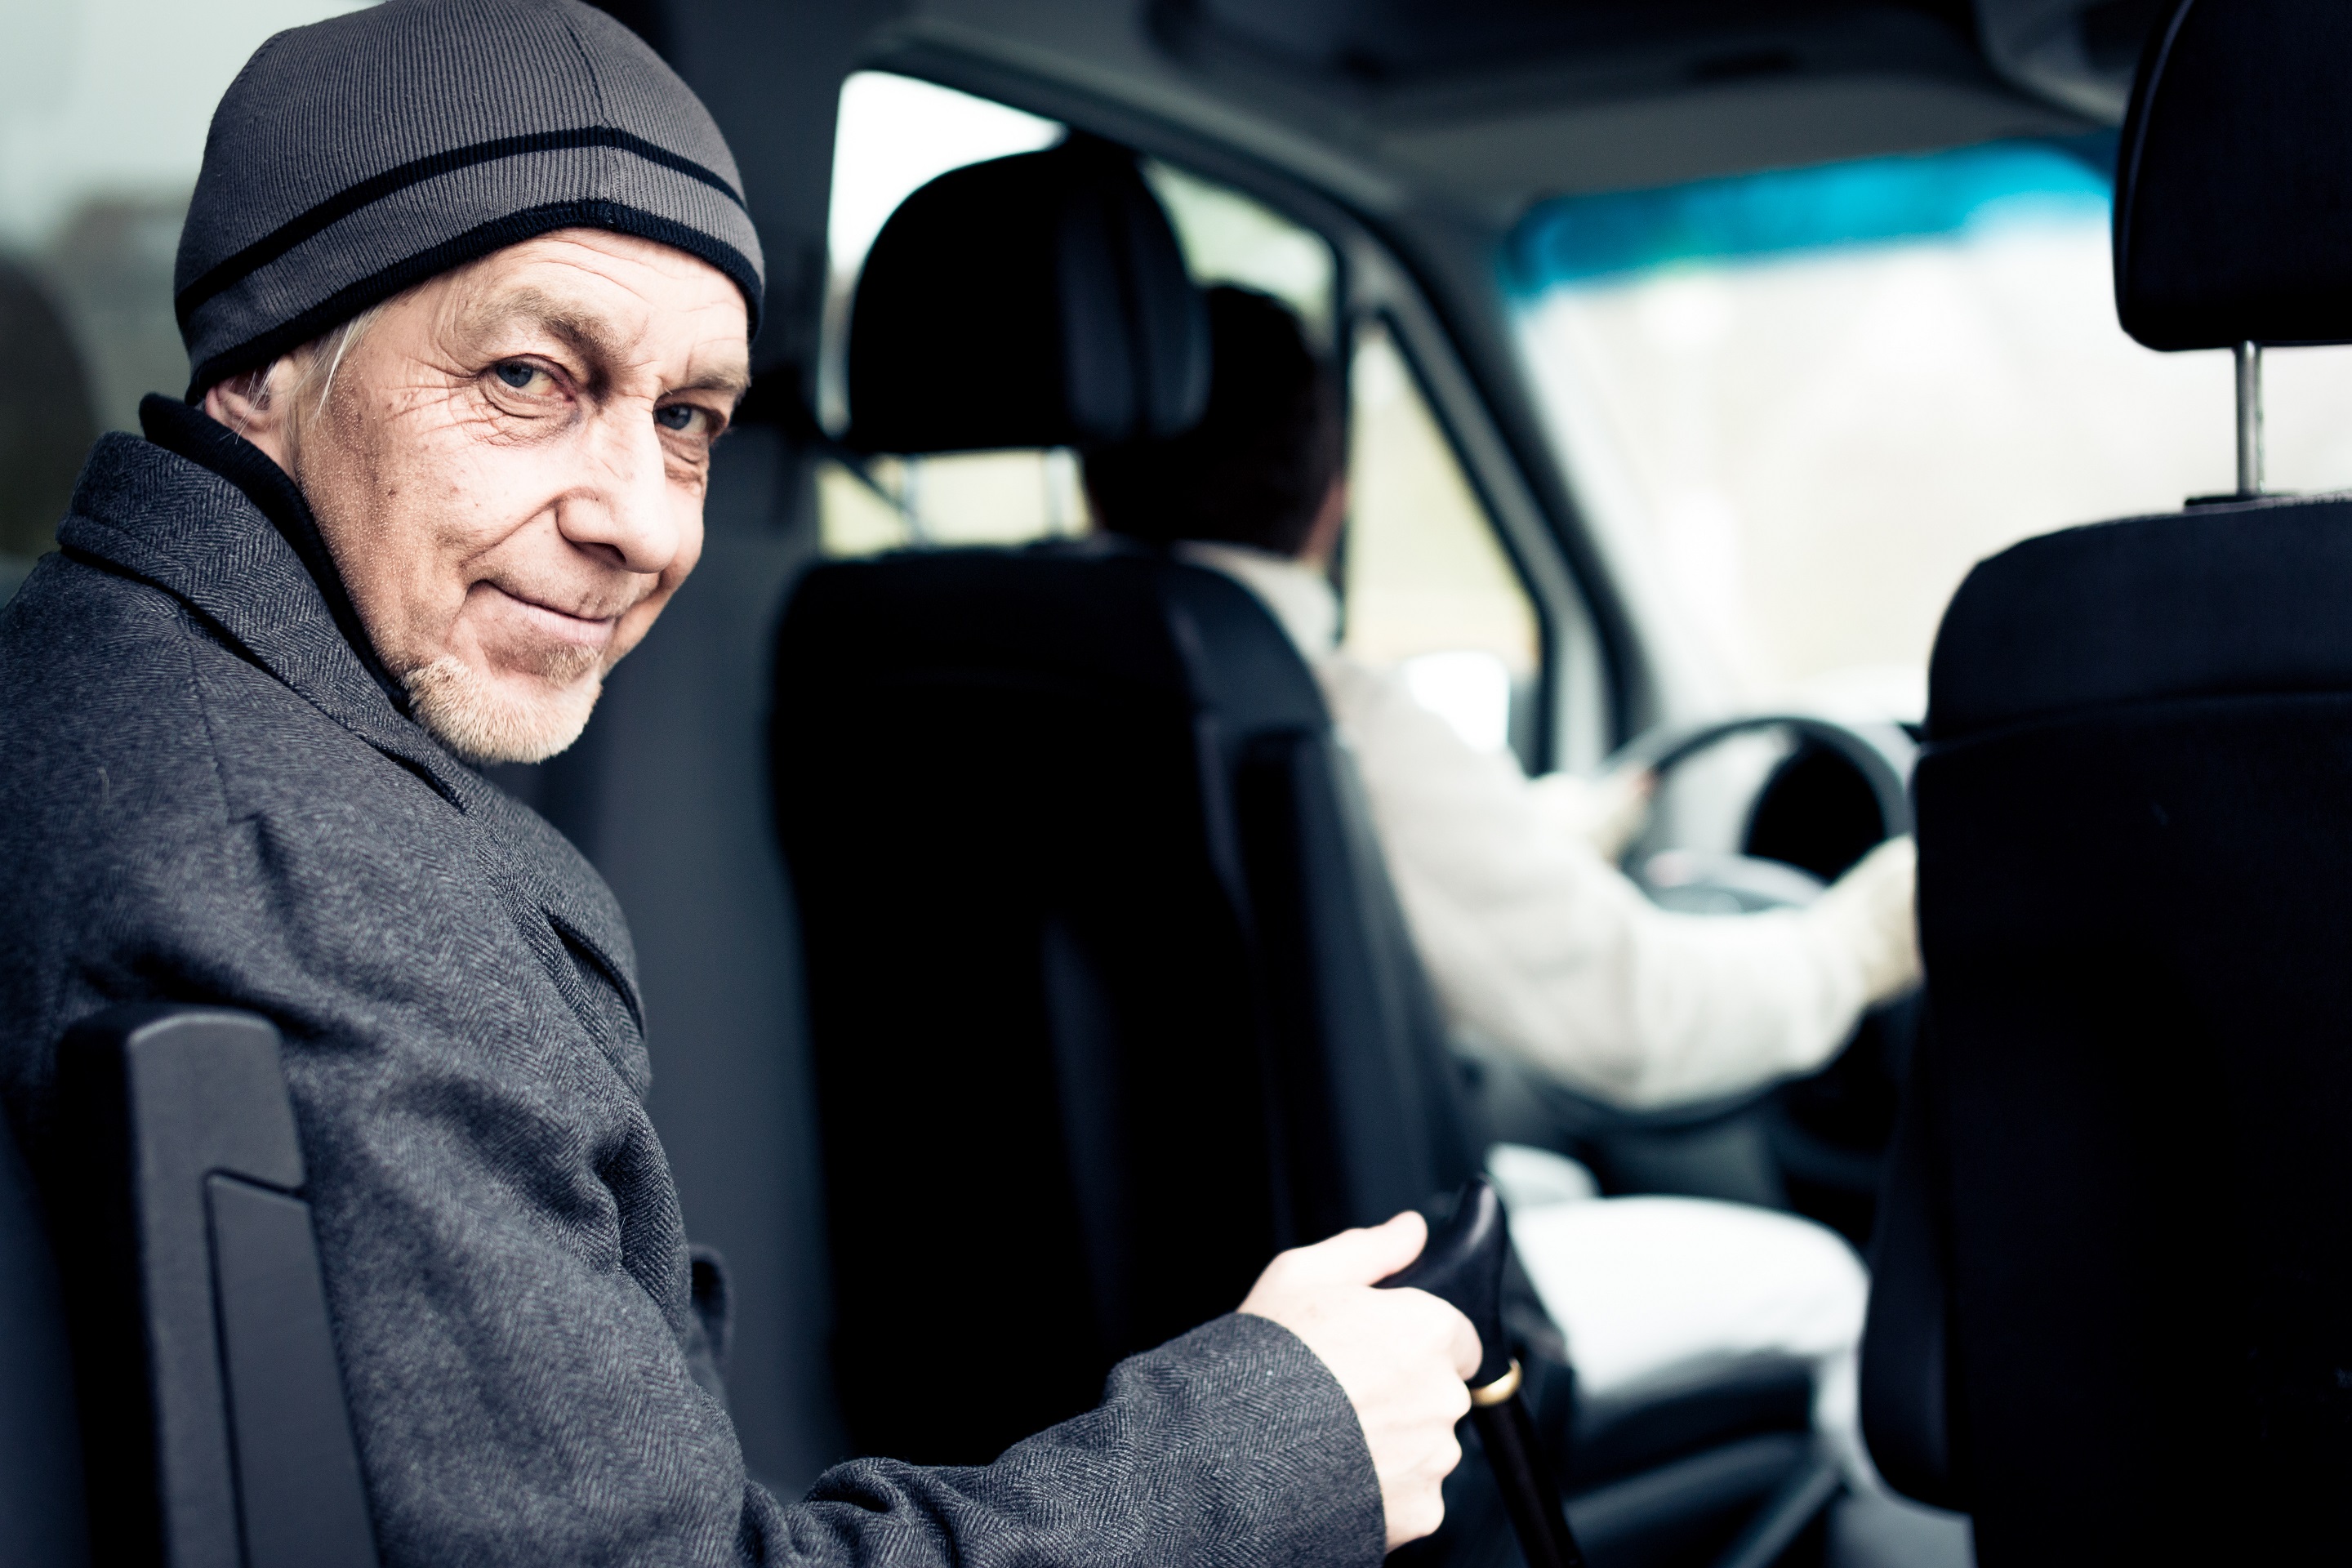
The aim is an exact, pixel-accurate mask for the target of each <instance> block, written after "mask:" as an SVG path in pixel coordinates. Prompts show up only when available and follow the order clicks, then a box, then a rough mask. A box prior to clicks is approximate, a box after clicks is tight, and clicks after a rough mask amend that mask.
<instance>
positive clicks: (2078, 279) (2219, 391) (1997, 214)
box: [1505, 137, 2352, 717]
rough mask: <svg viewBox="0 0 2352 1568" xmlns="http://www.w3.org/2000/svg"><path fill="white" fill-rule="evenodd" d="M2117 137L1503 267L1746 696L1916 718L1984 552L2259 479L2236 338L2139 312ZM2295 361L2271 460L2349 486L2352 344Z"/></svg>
mask: <svg viewBox="0 0 2352 1568" xmlns="http://www.w3.org/2000/svg"><path fill="white" fill-rule="evenodd" d="M2113 158H2114V140H2113V138H2112V137H2099V138H2089V139H2085V140H2084V141H2081V142H2010V143H1995V144H1992V145H1989V146H1982V147H1974V148H1967V149H1961V150H1958V151H1956V152H1948V153H1936V154H1929V155H1925V156H1917V157H1905V158H1889V159H1877V160H1872V161H1869V162H1865V163H1849V164H1842V165H1832V166H1828V167H1822V168H1814V169H1801V170H1793V171H1782V172H1778V173H1772V174H1758V175H1753V176H1748V177H1745V178H1739V179H1729V180H1720V181H1712V182H1707V183H1705V184H1694V185H1687V186H1681V187H1676V188H1674V189H1669V190H1663V191H1646V192H1632V193H1621V194H1614V195H1598V196H1588V197H1577V198H1568V199H1563V200H1560V201H1556V202H1552V203H1549V204H1547V205H1543V206H1539V207H1538V208H1537V209H1535V210H1534V211H1533V212H1532V213H1530V214H1529V215H1528V217H1527V218H1526V219H1525V220H1524V221H1523V222H1522V223H1521V225H1520V226H1519V227H1518V229H1517V232H1516V234H1515V235H1514V237H1513V239H1512V242H1511V244H1510V246H1509V247H1508V249H1507V258H1508V259H1507V268H1506V279H1505V280H1506V285H1507V288H1508V289H1509V290H1510V291H1511V294H1512V296H1513V301H1514V307H1515V311H1516V320H1517V331H1518V335H1519V341H1520V343H1521V346H1522V349H1523V351H1524V353H1525V355H1526V357H1527V360H1528V363H1529V365H1530V367H1531V369H1532V372H1533V375H1534V380H1535V382H1536V384H1537V385H1538V388H1539V391H1540V395H1541V396H1542V398H1543V399H1544V401H1545V403H1546V405H1547V408H1548V411H1549V421H1550V425H1551V428H1552V430H1553V432H1554V433H1555V435H1556V437H1558V439H1559V442H1560V443H1561V445H1562V447H1563V448H1564V451H1565V456H1566V458H1567V466H1568V468H1569V470H1570V473H1571V474H1573V475H1574V476H1575V478H1576V479H1577V481H1578V483H1579V486H1580V489H1581V490H1582V491H1583V494H1584V500H1585V504H1586V507H1587V510H1588V511H1589V512H1590V513H1591V515H1592V516H1593V517H1594V518H1595V521H1597V522H1598V523H1599V524H1600V525H1601V529H1602V531H1603V534H1604V538H1605V540H1606V542H1607V543H1608V545H1609V547H1610V548H1611V549H1612V552H1615V553H1616V554H1617V555H1618V556H1619V558H1620V559H1621V561H1622V562H1624V563H1626V564H1628V565H1629V566H1630V567H1631V568H1633V570H1632V571H1631V573H1629V575H1633V576H1637V577H1643V578H1645V579H1647V580H1652V581H1655V582H1658V583H1661V584H1664V589H1665V592H1664V595H1662V597H1661V601H1660V602H1661V603H1662V604H1663V605H1666V606H1667V607H1668V608H1669V609H1670V610H1671V611H1672V613H1673V614H1674V615H1675V616H1677V617H1678V624H1677V625H1676V626H1675V627H1674V628H1673V629H1674V631H1675V632H1676V633H1677V634H1684V635H1686V636H1687V637H1689V638H1690V639H1692V640H1693V641H1695V642H1696V644H1698V645H1699V646H1701V647H1704V649H1705V650H1706V653H1707V655H1708V657H1709V658H1711V659H1712V661H1713V663H1714V664H1715V665H1717V666H1718V667H1719V668H1720V670H1721V671H1722V672H1723V673H1724V674H1726V675H1727V677H1728V678H1729V679H1728V682H1727V684H1728V685H1729V687H1730V688H1731V689H1732V690H1733V691H1734V692H1736V693H1738V694H1739V695H1741V696H1743V697H1744V698H1745V699H1747V700H1758V701H1768V700H1775V699H1778V698H1782V697H1788V696H1795V697H1798V698H1804V697H1807V696H1811V697H1813V698H1815V699H1817V700H1822V701H1829V702H1833V703H1834V702H1838V701H1848V702H1852V703H1854V704H1856V705H1867V706H1874V707H1877V708H1878V709H1879V710H1881V711H1888V712H1891V713H1892V714H1893V715H1894V716H1903V717H1916V712H1917V709H1918V707H1919V705H1920V703H1921V701H1922V700H1923V694H1924V690H1925V678H1924V668H1925V663H1926V659H1927V651H1928V646H1929V643H1930V641H1931V640H1932V638H1933V637H1934V635H1935V629H1936V625H1937V619H1938V617H1939V616H1940V615H1941V614H1942V611H1943V608H1944V605H1946V604H1947V603H1948V601H1949V599H1950V597H1951V595H1952V592H1953V590H1954V589H1955V588H1956V587H1957V586H1958V584H1959V581H1960V578H1961V577H1962V576H1963V575H1964V574H1966V572H1967V571H1968V569H1969V565H1970V564H1971V563H1974V562H1975V561H1977V560H1979V559H1980V558H1981V557H1983V556H1985V555H1987V554H1990V553H1991V552H1995V551H1997V550H2000V549H2001V548H2002V547H2004V546H2005V545H2007V544H2009V543H2011V542H2014V541H2016V540H2019V539H2021V538H2024V537H2026V536H2029V535H2032V534H2036V533H2041V532H2045V531H2049V530H2051V529H2053V528H2058V527H2062V526H2064V525H2066V524H2070V523H2077V522H2088V521H2098V520H2102V519H2105V518H2111V517H2121V516H2128V515H2132V514H2135V513H2139V512H2148V511H2161V510H2170V509H2173V508H2177V507H2179V505H2180V504H2181V502H2182V500H2184V499H2185V498H2186V497H2189V496H2191V495H2197V494H2210V493H2214V492H2219V491H2223V490H2227V489H2231V487H2232V485H2233V484H2234V482H2235V466H2234V464H2235V455H2234V454H2235V449H2234V446H2233V440H2232V432H2233V429H2234V426H2233V423H2232V403H2231V385H2232V382H2231V365H2230V361H2229V357H2228V356H2227V355H2226V354H2159V353H2150V352H2149V351H2147V350H2145V349H2142V348H2140V347H2139V346H2138V345H2137V344H2136V343H2134V342H2131V340H2130V339H2128V338H2126V336H2125V335H2124V333H2123V331H2122V329H2121V328H2120V327H2119V326H2118V325H2117V323H2116V313H2115V304H2114V294H2113V287H2114V286H2113V279H2112V273H2111V270H2110V260H2109V252H2108V245H2109V237H2108V222H2109V199H2110V188H2111V170H2112V167H2113ZM2268 361H2269V369H2270V382H2269V398H2268V404H2269V449H2270V470H2271V478H2272V480H2273V483H2274V484H2276V485H2278V486H2280V487H2282V488H2287V489H2333V488H2336V487H2340V486H2344V485H2347V484H2352V419H2347V417H2346V415H2347V412H2352V352H2347V351H2345V350H2291V351H2285V352H2281V353H2273V354H2271V355H2270V356H2268ZM1904 710H1908V711H1907V712H1906V711H1904Z"/></svg>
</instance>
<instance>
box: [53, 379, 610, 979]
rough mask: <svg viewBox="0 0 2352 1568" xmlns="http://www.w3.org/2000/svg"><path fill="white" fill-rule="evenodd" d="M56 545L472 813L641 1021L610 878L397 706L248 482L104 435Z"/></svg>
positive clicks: (529, 893) (527, 891)
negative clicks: (169, 611)
mask: <svg viewBox="0 0 2352 1568" xmlns="http://www.w3.org/2000/svg"><path fill="white" fill-rule="evenodd" d="M192 416H193V417H195V418H200V419H201V418H203V417H204V416H202V415H192ZM208 423H209V422H208ZM221 435H222V436H224V437H227V436H228V433H227V432H226V431H222V432H221ZM228 438H229V439H231V440H234V439H235V437H228ZM239 445H243V443H239ZM248 449H249V448H248ZM256 456H257V457H258V456H259V454H256ZM260 460H261V461H263V462H265V463H266V462H268V458H261V459H260ZM58 543H59V544H60V545H62V546H63V547H64V548H65V550H66V551H67V552H68V553H69V554H73V555H77V556H79V557H82V558H83V559H85V560H87V561H89V562H90V563H93V564H96V565H99V566H101V567H103V568H105V569H107V570H110V571H115V572H120V573H122V574H127V575H129V576H132V577H136V578H138V579H140V580H141V581H142V582H146V583H149V584H152V585H154V586H155V587H157V588H160V589H162V590H163V592H165V593H167V594H170V595H172V596H173V597H174V598H176V599H178V600H180V601H181V602H182V603H184V604H185V605H188V606H189V607H190V608H191V609H193V610H194V611H195V612H196V613H197V614H198V615H199V616H203V617H204V619H205V621H206V622H208V623H210V624H211V626H213V627H214V628H215V630H216V632H217V633H218V635H219V636H220V637H221V638H222V639H223V640H224V641H225V642H226V643H228V644H229V645H230V646H231V647H235V648H236V649H237V650H238V651H239V652H240V653H241V654H243V655H244V657H245V658H247V659H249V660H251V661H252V662H253V663H254V664H256V665H257V666H259V667H260V668H262V669H264V670H267V671H268V673H269V674H270V675H272V676H274V677H275V678H277V679H278V680H279V681H281V682H282V683H284V684H285V685H286V686H287V687H288V688H289V689H292V690H293V691H294V692H295V693H296V694H298V695H299V696H300V697H302V698H303V699H304V700H307V701H309V702H310V704H311V705H312V706H313V707H315V708H317V709H318V710H320V712H322V713H324V714H325V715H327V717H329V718H330V719H332V720H333V721H335V722H337V723H338V724H341V725H342V726H343V727H344V728H345V729H347V730H349V731H351V732H352V734H354V735H356V736H358V737H359V738H360V739H361V740H362V741H364V742H366V743H367V744H368V745H370V746H372V747H373V748H374V749H375V750H376V751H378V752H382V753H383V754H384V755H385V756H387V757H390V758H391V759H393V761H394V762H395V763H399V764H400V765H401V766H403V767H404V768H406V769H407V770H408V771H409V772H411V773H415V774H416V775H417V776H418V777H419V778H421V779H423V780H424V781H425V783H426V784H428V785H430V786H431V787H432V789H433V790H434V791H435V793H436V794H437V795H440V796H441V797H442V798H443V799H444V800H446V801H447V802H448V803H449V805H451V806H452V807H454V808H455V809H456V810H457V812H458V813H459V814H460V815H461V816H464V817H465V818H466V819H467V822H468V825H469V826H470V827H471V828H472V829H473V830H474V835H475V837H476V838H477V841H478V847H479V848H480V849H481V851H482V852H483V854H484V856H485V858H486V862H487V863H486V869H488V870H489V871H490V872H491V873H492V875H494V876H495V877H497V878H498V879H499V881H501V882H503V883H504V884H506V886H507V888H508V889H509V895H510V898H511V900H512V901H515V902H519V903H520V904H522V905H524V906H526V907H527V908H530V909H531V910H535V911H536V912H537V913H538V914H539V915H540V916H541V918H542V919H543V920H545V921H547V923H548V925H549V926H550V928H551V932H552V933H553V934H554V935H555V936H556V937H557V939H558V940H557V942H556V944H555V946H554V947H553V948H552V949H551V952H553V954H554V957H553V958H552V959H551V963H560V962H565V961H566V960H565V959H564V956H563V953H562V942H565V941H568V942H573V943H576V944H578V945H579V946H581V947H583V948H584V949H586V950H587V951H588V952H590V953H591V954H592V955H593V958H594V959H595V960H596V962H597V964H598V966H599V967H600V968H602V969H603V970H604V972H605V973H607V974H608V975H609V977H610V978H611V979H612V980H613V982H614V984H615V985H616V986H617V987H618V989H619V990H620V992H621V994H622V997H623V999H624V1001H625V1003H626V1004H627V1006H628V1010H629V1012H630V1014H631V1015H632V1016H633V1017H635V1018H637V1019H639V1020H642V1018H643V1016H644V1008H643V1003H642V1000H641V998H640V996H639V994H638V991H637V982H636V965H635V953H634V952H633V951H632V948H631V944H630V942H629V937H628V930H627V927H626V925H625V922H624V921H623V920H622V917H621V913H620V910H619V908H618V906H617V905H616V904H615V903H614V900H613V896H612V893H611V892H610V890H609V889H606V888H605V886H604V880H603V879H602V878H600V877H598V876H597V875H596V873H595V871H594V870H593V868H591V867H590V866H589V865H588V864H587V862H586V861H585V860H583V858H581V857H580V854H579V852H578V851H577V850H576V849H574V848H572V846H571V845H570V844H569V843H568V842H566V841H565V840H564V839H563V838H562V836H561V835H559V834H557V833H556V832H555V831H554V829H552V828H551V827H549V826H547V825H546V824H545V823H544V822H542V821H541V820H540V819H539V818H538V817H537V816H534V815H532V814H531V813H530V812H528V811H526V810H524V808H522V807H521V806H520V805H516V804H515V803H514V802H512V801H511V800H509V798H508V797H507V796H506V795H505V794H504V793H503V792H502V791H500V790H499V788H498V787H497V786H496V785H495V784H490V783H489V782H488V780H486V779H484V778H483V777H482V776H481V774H480V773H477V772H476V771H475V770H474V769H473V768H471V767H469V766H467V764H466V763H462V762H460V761H458V760H457V758H456V757H454V756H452V755H451V754H450V753H449V752H447V751H446V750H445V749H443V747H442V746H441V744H440V742H437V741H436V740H434V738H433V737H432V736H431V735H429V734H427V733H426V732H425V731H424V730H423V729H422V728H421V727H419V726H418V724H417V723H416V721H415V720H413V719H411V718H409V717H408V715H407V714H406V713H405V712H404V711H402V710H401V709H400V708H398V707H396V706H395V705H394V700H393V697H392V695H391V693H390V691H388V690H387V689H386V687H387V684H388V678H386V677H384V676H383V675H382V674H381V673H380V671H379V670H377V669H372V668H371V664H372V663H373V653H372V652H370V653H368V654H365V655H363V654H362V652H361V651H360V648H359V647H354V645H353V643H352V639H351V638H350V637H346V636H345V635H344V632H343V629H342V628H341V626H338V625H337V624H336V622H337V616H335V615H334V613H333V612H332V611H331V609H330V607H329V602H328V594H327V593H324V592H322V591H321V589H320V584H319V583H318V581H317V580H316V579H314V578H313V577H312V575H311V574H310V569H309V568H308V567H306V566H305V564H304V563H303V562H302V560H301V558H300V556H299V555H298V554H297V553H296V551H295V548H294V546H293V544H291V543H289V540H288V537H287V534H286V531H284V530H282V529H281V528H280V527H279V526H277V525H276V524H274V523H273V522H272V521H271V519H270V518H269V517H268V515H266V514H265V513H264V512H263V510H262V509H261V508H260V507H259V506H258V505H257V504H256V503H255V501H254V500H253V499H252V498H251V496H249V495H248V494H247V491H246V490H245V489H241V488H240V487H239V486H238V485H236V484H235V483H232V482H231V481H230V480H229V479H226V478H224V477H222V476H221V475H220V474H218V473H216V472H215V471H214V470H213V469H212V468H208V467H206V466H205V464H203V463H200V462H197V461H195V460H194V459H193V458H186V457H183V456H181V455H180V454H179V453H177V452H174V451H170V450H166V449H165V448H164V447H161V446H158V445H156V444H155V443H154V442H152V441H148V440H144V439H142V438H141V437H136V436H130V435H125V434H122V433H120V432H116V433H112V434H109V435H107V436H104V437H100V440H99V443H98V446H97V447H95V448H94V449H93V450H92V451H91V453H90V457H89V463H88V464H87V465H85V466H84V468H83V469H82V476H81V480H80V483H79V486H78V487H77V488H76V489H75V493H74V500H73V510H72V512H71V513H70V514H69V515H68V517H67V519H66V520H65V521H64V522H63V523H62V524H60V525H59V527H58ZM328 570H330V571H331V565H330V566H329V568H328ZM332 591H333V592H334V593H335V594H337V595H340V593H341V584H340V583H336V584H333V586H332ZM346 618H351V617H348V616H347V617H346ZM354 624H356V623H355V622H354ZM363 646H364V644H363V642H362V647H363Z"/></svg>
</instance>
